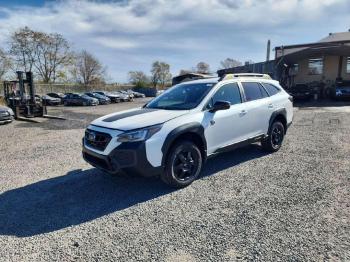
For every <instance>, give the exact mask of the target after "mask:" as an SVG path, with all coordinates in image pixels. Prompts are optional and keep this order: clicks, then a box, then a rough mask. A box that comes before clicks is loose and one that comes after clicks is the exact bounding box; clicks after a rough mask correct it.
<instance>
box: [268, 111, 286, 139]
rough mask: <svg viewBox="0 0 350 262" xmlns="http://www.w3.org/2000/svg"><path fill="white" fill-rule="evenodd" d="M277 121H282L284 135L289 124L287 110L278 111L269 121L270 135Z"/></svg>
mask: <svg viewBox="0 0 350 262" xmlns="http://www.w3.org/2000/svg"><path fill="white" fill-rule="evenodd" d="M276 119H281V120H282V121H281V122H282V124H283V126H284V133H286V132H287V128H288V123H287V110H286V109H285V108H281V109H278V110H276V111H274V112H273V113H272V115H271V117H270V121H269V131H268V133H270V131H271V127H272V124H273V123H274V122H275V120H276Z"/></svg>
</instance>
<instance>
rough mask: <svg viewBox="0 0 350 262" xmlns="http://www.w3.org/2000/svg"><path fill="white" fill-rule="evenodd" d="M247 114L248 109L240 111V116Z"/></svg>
mask: <svg viewBox="0 0 350 262" xmlns="http://www.w3.org/2000/svg"><path fill="white" fill-rule="evenodd" d="M246 114H247V111H246V110H242V111H241V112H240V113H239V115H240V116H244V115H246Z"/></svg>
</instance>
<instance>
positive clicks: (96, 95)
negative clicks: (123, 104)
mask: <svg viewBox="0 0 350 262" xmlns="http://www.w3.org/2000/svg"><path fill="white" fill-rule="evenodd" d="M93 95H94V97H97V98H104V96H103V95H100V94H98V93H94V94H93Z"/></svg>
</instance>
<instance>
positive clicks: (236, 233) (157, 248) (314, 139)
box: [0, 100, 350, 261]
mask: <svg viewBox="0 0 350 262" xmlns="http://www.w3.org/2000/svg"><path fill="white" fill-rule="evenodd" d="M144 102H145V101H144V100H138V101H137V102H133V103H123V104H118V105H109V106H99V107H87V108H83V107H65V108H61V107H60V108H56V109H50V113H51V114H54V115H62V116H65V117H67V118H68V119H69V120H66V121H60V120H42V121H41V123H37V124H35V123H27V122H14V123H12V124H9V125H4V126H0V133H1V138H0V139H1V143H0V257H1V259H0V260H2V261H97V260H98V261H141V260H142V261H150V260H156V261H350V235H349V232H350V230H349V229H350V228H349V225H350V219H349V217H350V212H349V211H350V207H349V205H350V195H349V188H350V180H349V174H350V161H349V155H350V114H349V112H350V111H349V107H342V108H338V109H332V108H322V107H318V108H303V109H296V110H295V118H294V124H293V125H292V127H291V128H290V130H289V132H288V135H287V137H286V140H285V143H284V146H283V148H282V149H281V150H280V151H279V152H277V153H275V154H265V153H263V152H262V151H261V150H260V146H259V145H251V146H249V147H246V148H243V149H238V150H236V151H233V152H229V153H225V154H223V155H220V156H217V157H216V158H213V159H211V160H210V161H209V162H208V163H207V165H206V166H205V169H204V171H203V176H202V178H201V179H199V180H198V181H195V182H194V183H193V184H192V185H191V186H189V187H187V188H185V189H181V190H171V189H169V188H167V187H166V186H164V185H163V184H162V183H161V182H160V181H158V180H157V179H156V178H151V179H145V178H141V177H137V176H134V175H125V174H121V175H119V176H110V175H106V174H103V173H102V172H100V171H98V170H96V169H94V168H92V167H91V166H89V165H88V164H86V163H85V162H84V161H83V160H82V157H81V138H82V136H83V133H84V127H85V126H86V125H87V124H88V123H89V121H91V120H92V119H94V118H96V117H97V116H100V115H103V114H106V113H110V112H113V111H117V110H121V109H122V108H123V109H124V108H127V107H133V106H136V105H140V104H143V103H144Z"/></svg>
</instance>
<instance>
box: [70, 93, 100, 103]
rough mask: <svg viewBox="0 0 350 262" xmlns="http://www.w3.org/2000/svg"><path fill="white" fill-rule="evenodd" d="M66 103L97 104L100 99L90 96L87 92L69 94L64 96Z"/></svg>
mask: <svg viewBox="0 0 350 262" xmlns="http://www.w3.org/2000/svg"><path fill="white" fill-rule="evenodd" d="M63 101H64V105H65V106H68V105H77V106H96V105H98V100H97V99H96V98H92V97H89V96H87V95H85V94H68V95H66V96H65V97H64V100H63Z"/></svg>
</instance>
